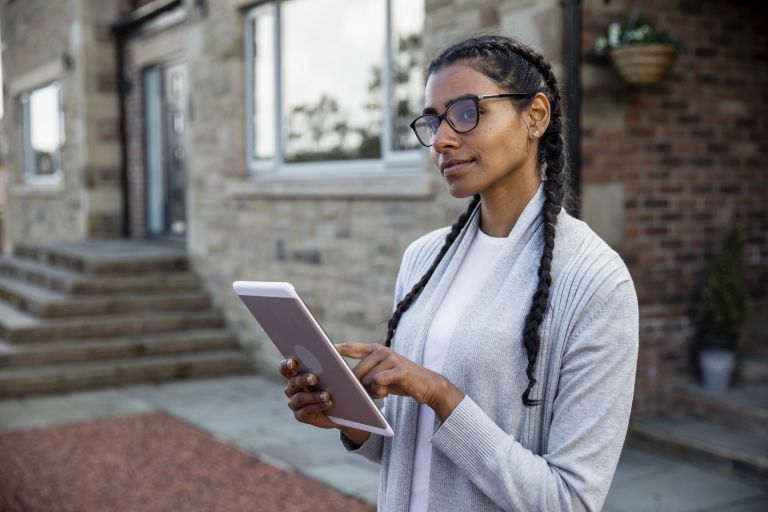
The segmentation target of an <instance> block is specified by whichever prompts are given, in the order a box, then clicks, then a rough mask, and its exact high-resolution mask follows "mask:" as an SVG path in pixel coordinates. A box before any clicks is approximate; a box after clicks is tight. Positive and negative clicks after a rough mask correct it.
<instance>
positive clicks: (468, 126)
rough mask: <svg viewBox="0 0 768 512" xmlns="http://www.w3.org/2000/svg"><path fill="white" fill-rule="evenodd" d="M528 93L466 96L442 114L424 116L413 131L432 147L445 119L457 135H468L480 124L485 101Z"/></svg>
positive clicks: (423, 144)
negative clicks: (480, 105) (479, 105)
mask: <svg viewBox="0 0 768 512" xmlns="http://www.w3.org/2000/svg"><path fill="white" fill-rule="evenodd" d="M530 95H531V93H527V92H506V93H502V94H482V95H480V96H465V97H463V98H459V99H457V100H454V101H452V102H451V103H450V104H449V105H448V107H447V108H446V109H445V112H443V113H442V114H440V115H438V114H424V115H422V116H419V117H417V118H416V119H414V120H413V122H412V123H411V129H412V130H413V133H415V134H416V138H417V139H419V142H420V143H421V145H422V146H425V147H430V146H432V144H434V142H435V136H436V135H437V130H439V129H440V123H441V122H443V119H445V120H446V121H447V122H448V124H449V125H450V127H451V128H453V130H454V131H455V132H456V133H467V132H470V131H472V130H474V129H475V128H476V127H477V123H478V122H480V112H479V110H478V104H479V103H480V102H481V101H483V100H490V99H494V98H512V97H515V96H530Z"/></svg>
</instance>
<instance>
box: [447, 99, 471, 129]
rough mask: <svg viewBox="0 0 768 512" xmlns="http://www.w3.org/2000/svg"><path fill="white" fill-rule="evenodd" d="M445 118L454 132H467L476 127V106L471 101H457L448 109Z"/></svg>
mask: <svg viewBox="0 0 768 512" xmlns="http://www.w3.org/2000/svg"><path fill="white" fill-rule="evenodd" d="M446 116H447V117H448V121H450V123H451V126H453V129H454V130H456V131H457V132H459V133H465V132H468V131H470V130H471V129H472V128H474V127H475V126H477V119H478V116H477V104H475V102H474V101H472V100H471V99H465V100H459V101H457V102H456V103H454V104H453V105H451V106H450V107H449V108H448V112H446Z"/></svg>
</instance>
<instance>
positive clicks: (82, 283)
mask: <svg viewBox="0 0 768 512" xmlns="http://www.w3.org/2000/svg"><path fill="white" fill-rule="evenodd" d="M0 275H5V276H9V277H12V278H15V279H18V280H23V281H27V282H29V283H32V284H34V285H37V286H40V287H44V288H48V289H51V290H54V291H58V292H62V293H71V294H76V295H87V294H101V293H137V292H158V291H170V290H178V291H181V290H193V289H197V288H198V287H199V285H200V283H199V280H198V279H197V277H196V276H195V275H193V274H192V273H190V272H161V273H151V274H138V275H120V276H112V275H110V276H97V277H94V276H91V275H87V274H82V273H79V272H75V271H73V270H68V269H64V268H54V267H50V266H47V265H44V264H42V263H38V262H36V261H33V260H27V259H23V258H17V257H12V256H7V257H3V258H0Z"/></svg>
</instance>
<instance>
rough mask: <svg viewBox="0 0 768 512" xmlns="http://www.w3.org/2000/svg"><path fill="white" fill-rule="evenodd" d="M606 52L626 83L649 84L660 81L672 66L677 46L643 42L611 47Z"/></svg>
mask: <svg viewBox="0 0 768 512" xmlns="http://www.w3.org/2000/svg"><path fill="white" fill-rule="evenodd" d="M608 53H609V55H610V57H611V61H612V62H613V65H614V67H615V68H616V71H617V72H618V73H619V75H620V76H621V78H622V79H624V81H625V82H626V83H628V84H632V85H651V84H655V83H658V82H660V81H661V79H662V78H664V75H666V74H667V72H668V71H669V69H670V68H671V67H672V63H673V62H675V57H677V47H675V45H673V44H669V43H644V44H633V45H629V46H625V47H623V48H612V49H611V50H610V51H609V52H608Z"/></svg>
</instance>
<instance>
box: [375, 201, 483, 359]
mask: <svg viewBox="0 0 768 512" xmlns="http://www.w3.org/2000/svg"><path fill="white" fill-rule="evenodd" d="M479 202H480V196H479V195H475V196H474V197H473V198H472V201H470V202H469V206H467V209H466V211H465V212H464V213H462V214H461V216H460V217H459V218H458V220H456V223H455V224H454V225H453V226H451V231H450V232H449V233H448V235H447V236H446V237H445V242H444V243H443V247H442V248H441V249H440V252H439V253H438V255H437V257H436V258H435V260H434V261H433V262H432V266H430V267H429V270H427V271H426V272H425V273H424V275H423V276H421V279H419V282H418V283H416V284H415V285H414V287H413V288H411V291H410V292H408V293H407V294H406V295H405V297H403V300H401V301H400V302H399V303H398V304H397V307H396V308H395V312H394V313H392V318H390V319H389V323H388V324H387V340H386V341H385V342H384V345H385V346H387V347H389V346H391V345H392V338H394V337H395V331H396V330H397V325H398V324H399V323H400V317H401V316H403V313H405V312H406V310H407V309H408V308H409V307H411V304H413V303H414V301H415V300H416V299H417V298H418V297H419V295H421V291H422V290H423V289H424V287H425V286H426V285H427V282H428V281H429V279H430V278H431V277H432V274H434V273H435V269H437V266H438V265H439V264H440V262H441V261H442V260H443V257H445V255H446V253H447V252H448V249H450V247H451V245H453V242H454V241H455V240H456V237H458V236H459V233H461V230H462V229H464V226H465V225H466V224H467V221H468V220H469V217H470V215H472V212H473V211H475V208H476V207H477V205H478V203H479Z"/></svg>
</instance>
